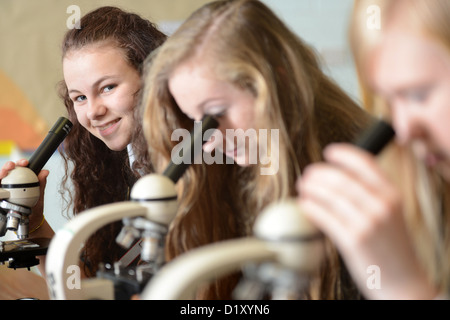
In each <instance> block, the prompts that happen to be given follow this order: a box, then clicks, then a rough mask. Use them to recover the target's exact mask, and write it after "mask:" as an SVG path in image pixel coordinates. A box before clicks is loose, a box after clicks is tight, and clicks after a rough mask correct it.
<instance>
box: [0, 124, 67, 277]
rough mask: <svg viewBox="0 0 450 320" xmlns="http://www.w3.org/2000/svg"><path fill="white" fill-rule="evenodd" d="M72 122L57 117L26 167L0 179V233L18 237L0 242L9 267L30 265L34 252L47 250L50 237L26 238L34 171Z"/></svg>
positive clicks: (34, 196) (35, 187) (0, 256)
mask: <svg viewBox="0 0 450 320" xmlns="http://www.w3.org/2000/svg"><path fill="white" fill-rule="evenodd" d="M72 126H73V125H72V123H71V122H70V121H69V120H68V119H66V118H64V117H60V118H59V119H58V120H57V121H56V123H55V124H54V125H53V127H52V128H51V129H50V131H49V132H48V134H47V136H46V137H45V139H44V141H43V142H42V143H41V144H40V146H39V147H38V148H37V149H36V151H35V152H34V153H33V155H32V156H31V158H30V160H29V164H28V167H16V168H15V169H13V170H11V171H10V172H9V173H8V175H7V176H6V177H5V178H3V179H2V181H1V189H0V237H3V236H5V235H6V233H7V232H8V231H13V232H15V233H16V234H17V238H18V240H17V241H4V242H0V263H4V262H6V261H7V262H9V265H8V266H9V267H10V268H14V269H16V268H28V269H29V268H30V267H32V266H35V265H37V264H39V260H38V259H36V256H39V255H43V254H45V253H46V251H47V248H48V244H49V242H50V240H49V239H32V240H27V238H28V233H29V228H28V226H29V216H30V214H31V208H32V207H33V206H34V205H36V203H37V201H38V200H39V196H40V188H39V180H38V177H37V175H38V174H39V172H40V171H41V169H42V168H43V167H44V165H45V164H46V163H47V161H48V160H49V159H50V157H51V156H52V155H53V153H54V152H55V151H56V149H57V148H58V146H59V145H60V144H61V142H62V141H63V140H64V139H65V138H66V137H67V135H68V134H69V132H70V130H71V129H72Z"/></svg>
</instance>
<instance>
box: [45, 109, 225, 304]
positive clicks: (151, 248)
mask: <svg viewBox="0 0 450 320" xmlns="http://www.w3.org/2000/svg"><path fill="white" fill-rule="evenodd" d="M217 127H218V122H217V121H216V120H215V119H214V118H212V117H210V116H206V117H205V118H204V119H203V120H202V121H196V122H195V123H194V129H193V131H192V132H191V134H190V139H185V140H183V141H182V148H181V150H182V152H181V153H180V154H177V155H172V159H171V161H170V162H169V164H168V166H167V167H166V169H165V170H164V172H163V173H162V174H149V175H146V176H144V177H142V178H141V179H139V180H138V181H137V182H136V183H135V185H134V186H133V188H132V190H131V194H130V198H131V200H130V201H123V202H119V203H112V204H107V205H103V206H99V207H96V208H92V209H89V210H86V211H85V212H83V213H82V214H80V215H78V216H77V217H75V218H74V219H72V220H71V221H70V222H69V223H67V224H66V225H65V226H64V227H63V228H62V229H61V230H58V231H57V232H56V234H55V236H54V238H53V240H52V241H51V243H50V246H49V249H48V252H47V261H46V275H47V283H48V286H49V294H50V297H51V298H52V299H55V300H88V299H101V300H114V299H116V300H121V299H129V298H130V297H131V296H132V295H133V294H137V293H140V292H141V291H142V289H143V287H144V286H145V285H146V283H147V282H148V280H149V279H150V278H151V277H152V276H153V275H154V274H155V273H157V272H158V271H159V269H160V268H161V267H162V266H163V265H164V263H165V258H164V240H165V237H166V234H167V232H168V228H169V225H170V223H171V222H172V220H173V219H174V217H175V215H176V213H177V210H178V203H177V193H176V189H175V184H176V183H177V181H178V180H179V179H180V177H181V176H182V175H183V174H184V172H185V171H186V170H187V168H188V167H189V165H190V164H191V163H193V160H194V157H196V156H198V154H197V152H201V151H202V148H201V146H202V145H203V143H204V142H206V141H208V139H209V138H210V137H211V135H212V134H213V132H214V130H215V128H217ZM120 220H121V221H122V222H123V229H122V231H121V232H120V233H119V235H118V236H117V239H116V241H117V242H118V243H119V244H121V245H122V246H124V247H125V248H129V247H130V246H132V245H133V244H134V243H135V241H136V239H138V241H139V242H138V246H137V247H138V249H139V250H140V252H139V253H140V259H139V260H140V262H141V263H139V264H138V265H137V266H135V267H130V266H127V265H126V264H123V263H122V262H121V261H119V262H117V263H114V265H112V266H111V265H103V266H101V267H100V270H99V272H98V273H97V277H95V278H92V279H87V280H83V281H80V282H81V285H80V286H78V287H77V286H74V285H72V282H73V281H78V280H79V279H73V277H74V276H76V275H75V274H74V273H73V272H72V270H76V268H77V266H78V264H79V259H80V258H79V252H80V249H81V246H82V244H83V243H84V242H85V241H86V240H87V239H88V238H89V237H90V236H91V235H92V234H93V233H94V232H95V231H97V230H98V229H100V228H101V227H103V226H105V225H107V224H110V223H112V222H115V221H120ZM106 250H107V249H106Z"/></svg>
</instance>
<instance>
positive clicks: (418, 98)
mask: <svg viewBox="0 0 450 320" xmlns="http://www.w3.org/2000/svg"><path fill="white" fill-rule="evenodd" d="M369 77H370V79H371V81H372V84H373V87H374V88H375V90H376V91H377V92H378V93H380V94H381V95H382V96H383V97H385V98H386V99H387V101H388V102H389V104H390V108H391V114H392V120H393V125H394V127H395V129H396V133H397V137H398V140H399V142H400V143H402V144H406V143H411V145H412V147H413V150H414V152H415V154H416V155H417V156H418V157H419V158H420V159H422V160H423V161H424V162H425V163H426V164H427V165H428V166H430V167H434V168H436V169H437V170H438V171H439V172H440V173H441V174H442V175H443V176H444V178H445V179H446V180H449V181H450V139H449V137H450V54H449V53H448V52H447V51H446V50H445V49H444V48H443V47H441V46H440V45H438V43H437V42H435V41H431V40H430V39H427V38H425V37H418V36H412V35H410V34H408V33H407V32H401V31H398V30H395V31H392V32H388V33H387V36H386V38H385V40H384V41H383V43H382V44H381V46H379V47H378V49H377V51H375V53H374V55H373V59H372V63H371V65H370V70H369Z"/></svg>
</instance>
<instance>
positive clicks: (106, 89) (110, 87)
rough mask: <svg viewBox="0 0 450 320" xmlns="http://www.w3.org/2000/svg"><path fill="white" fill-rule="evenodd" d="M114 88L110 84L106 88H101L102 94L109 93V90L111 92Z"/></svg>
mask: <svg viewBox="0 0 450 320" xmlns="http://www.w3.org/2000/svg"><path fill="white" fill-rule="evenodd" d="M115 87H116V86H115V85H113V84H111V85H109V86H106V87H104V88H103V92H110V91H111V90H113V89H114V88H115Z"/></svg>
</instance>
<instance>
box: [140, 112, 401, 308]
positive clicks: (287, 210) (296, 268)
mask: <svg viewBox="0 0 450 320" xmlns="http://www.w3.org/2000/svg"><path fill="white" fill-rule="evenodd" d="M394 135H395V132H394V130H393V129H392V127H391V126H390V125H389V124H388V123H386V122H384V121H382V120H379V121H376V122H375V123H374V125H373V126H372V127H371V128H369V129H368V130H367V131H366V132H364V133H363V135H362V136H361V137H360V138H359V139H358V140H357V141H356V143H355V144H356V145H357V146H359V147H361V148H363V149H365V150H366V151H368V152H371V153H372V154H374V155H376V154H378V153H379V152H380V151H381V150H382V149H383V148H384V146H385V145H386V144H388V142H390V141H391V140H392V138H393V137H394ZM324 255H325V250H324V241H323V235H322V234H321V233H320V232H319V231H318V230H317V229H316V228H315V227H314V226H312V225H311V224H310V222H309V221H307V219H306V218H305V216H304V213H303V212H302V210H301V208H300V207H299V206H298V204H297V203H296V201H295V200H294V199H289V200H287V201H283V202H280V203H274V204H272V205H269V206H268V207H267V208H266V209H265V210H264V211H263V212H261V213H260V215H259V216H258V217H257V219H256V221H255V224H254V227H253V236H252V237H248V238H242V239H235V240H228V241H224V242H220V243H214V244H211V245H207V246H204V247H201V248H197V249H194V250H192V251H190V252H187V253H185V254H183V255H182V256H179V257H177V258H175V259H174V260H172V261H171V262H169V263H168V264H166V265H165V266H164V267H163V268H162V269H161V270H160V271H159V272H158V273H157V274H156V275H155V276H154V277H153V278H152V279H151V280H150V282H149V283H148V284H147V286H146V287H145V289H144V290H143V292H142V294H141V298H142V299H143V300H180V299H193V298H194V297H195V291H196V288H197V287H198V285H200V284H204V283H207V282H210V281H212V280H213V279H215V278H218V277H220V276H224V275H226V274H229V273H231V272H234V271H239V270H241V271H242V273H243V277H242V279H241V281H240V282H239V283H238V285H237V287H236V288H235V290H234V292H233V298H234V299H236V300H262V299H267V298H270V299H273V300H296V299H303V298H305V289H306V288H307V287H308V285H309V282H310V280H311V279H313V278H314V276H315V275H316V274H317V272H318V270H319V269H320V265H321V262H322V259H323V257H324Z"/></svg>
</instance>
